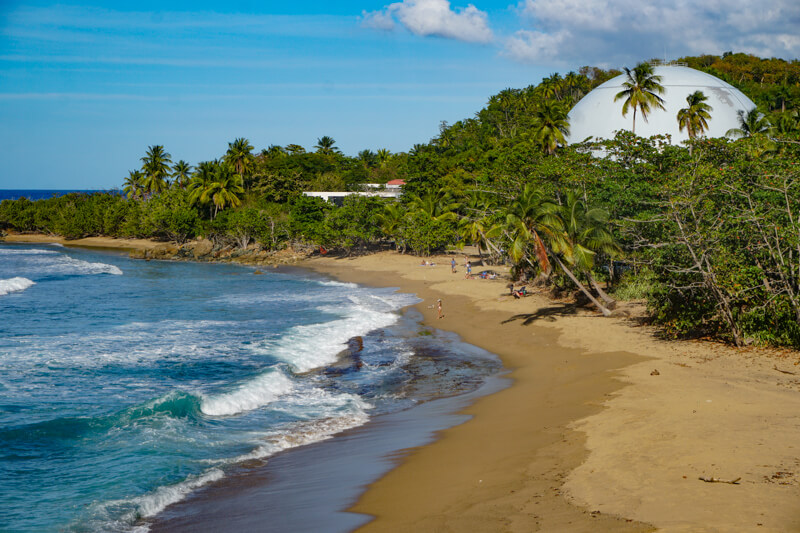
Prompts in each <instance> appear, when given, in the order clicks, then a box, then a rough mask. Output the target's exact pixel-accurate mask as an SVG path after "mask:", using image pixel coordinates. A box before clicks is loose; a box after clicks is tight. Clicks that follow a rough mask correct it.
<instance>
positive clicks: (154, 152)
mask: <svg viewBox="0 0 800 533" xmlns="http://www.w3.org/2000/svg"><path fill="white" fill-rule="evenodd" d="M171 158H172V156H171V155H170V154H168V153H167V152H165V151H164V147H163V146H162V145H160V144H156V145H154V146H148V147H147V152H145V156H144V157H143V158H142V172H144V189H145V191H147V192H148V193H149V194H151V195H152V194H158V193H160V192H161V191H163V190H164V189H166V188H167V185H168V184H167V176H169V175H170V168H169V164H170V163H172V159H171Z"/></svg>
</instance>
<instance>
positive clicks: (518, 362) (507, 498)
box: [300, 253, 653, 532]
mask: <svg viewBox="0 0 800 533" xmlns="http://www.w3.org/2000/svg"><path fill="white" fill-rule="evenodd" d="M446 259H447V258H445V257H435V258H434V260H435V261H436V262H437V264H438V265H440V266H436V267H421V266H419V264H418V263H417V260H418V258H416V257H412V256H400V255H397V254H392V253H381V254H375V255H371V256H367V257H359V258H355V259H346V258H339V259H336V258H313V259H310V260H308V261H306V262H304V263H302V264H301V265H300V266H303V267H307V268H310V269H312V270H314V271H317V272H320V273H324V274H327V275H329V276H333V277H334V278H336V279H339V280H341V281H345V282H355V283H360V284H364V285H369V286H378V287H387V286H391V287H399V290H400V291H401V292H410V293H413V294H416V295H417V296H418V297H419V298H420V299H422V300H423V301H422V302H421V303H419V304H417V305H416V306H415V307H416V308H417V309H418V311H419V312H420V313H422V314H423V316H424V323H425V324H427V325H429V326H431V327H436V328H439V329H445V330H448V331H452V332H454V333H456V334H458V335H459V336H460V337H461V338H462V339H463V340H464V341H465V342H467V343H469V344H473V345H476V346H479V347H481V348H483V349H485V350H487V351H490V352H492V353H494V354H496V355H497V356H498V357H500V359H501V361H502V362H503V365H504V367H505V368H506V369H508V370H509V373H508V374H506V375H505V376H504V377H505V378H506V379H509V380H511V386H510V387H509V388H507V389H504V390H501V391H497V392H495V393H494V394H492V395H490V396H485V397H481V398H478V399H477V400H476V401H475V402H474V403H472V404H470V405H469V406H468V407H466V408H465V409H464V410H463V411H461V412H460V414H463V415H467V416H468V417H469V419H468V420H467V421H466V422H464V423H463V424H460V425H457V426H454V427H451V428H448V429H445V430H443V431H441V432H440V433H439V434H438V437H437V439H436V440H435V441H434V442H432V443H430V444H428V445H425V446H422V447H417V448H412V449H410V450H408V452H407V453H406V454H405V455H404V457H403V458H402V459H401V460H400V462H399V464H398V466H397V467H395V468H394V469H392V470H391V471H389V472H388V473H387V474H385V475H384V476H383V477H382V478H381V479H379V480H378V481H376V482H375V483H373V484H371V485H370V486H369V487H368V488H367V490H366V492H365V493H364V494H362V495H361V497H360V498H359V500H358V502H356V504H355V505H353V506H352V507H351V508H350V509H349V511H351V512H356V513H363V514H366V515H370V516H374V517H376V519H375V520H373V521H371V522H368V523H367V524H365V525H364V526H362V527H361V528H359V529H358V531H367V532H369V531H412V530H419V531H487V532H488V531H498V530H508V531H535V530H547V531H550V530H554V529H559V528H565V529H566V530H569V531H636V532H639V531H652V530H653V528H652V527H651V526H650V525H649V524H646V523H640V522H636V521H633V520H630V519H627V518H624V517H619V516H612V515H602V516H601V515H600V514H598V513H592V512H591V511H592V510H591V509H588V508H583V507H579V506H575V505H572V504H570V503H569V502H568V501H567V500H566V499H565V498H564V497H563V494H562V491H561V486H562V483H563V479H564V478H565V477H566V475H567V474H568V473H569V472H570V471H571V470H572V469H574V468H576V467H577V466H579V465H580V464H581V462H582V461H583V459H584V456H585V450H584V440H585V439H584V436H583V435H582V434H581V433H580V432H578V431H575V430H573V429H571V428H570V427H569V425H570V424H571V423H572V422H573V421H575V420H578V419H580V418H583V417H586V416H589V415H591V414H594V413H597V412H599V411H600V410H601V409H602V408H601V407H600V403H601V402H602V400H603V399H604V398H605V397H606V396H608V395H611V394H613V393H614V391H616V390H618V389H620V388H621V387H622V386H623V385H622V383H621V382H620V381H618V380H617V379H615V371H617V370H618V369H621V368H624V367H626V366H628V365H630V364H632V363H635V362H639V361H641V360H642V358H640V357H637V356H634V355H632V354H627V353H624V352H608V353H604V354H594V355H591V356H590V355H588V354H587V353H584V352H582V350H578V349H573V348H566V347H562V346H560V345H559V343H558V334H557V332H555V331H553V330H551V329H550V328H547V327H545V326H540V325H533V326H522V327H520V324H518V323H515V322H510V321H508V319H509V315H508V313H507V312H506V311H505V310H499V309H492V308H485V307H482V306H480V305H479V302H478V301H476V298H474V297H473V296H471V295H470V294H469V289H471V288H480V289H481V290H482V291H481V292H482V294H481V298H485V299H488V300H492V301H496V302H497V303H499V304H501V308H502V307H504V306H506V305H508V304H511V305H515V304H523V305H524V303H528V304H534V305H536V306H537V308H543V307H544V306H545V304H546V301H545V300H544V299H543V298H541V297H539V296H529V297H527V298H525V299H523V300H514V299H513V298H511V296H510V295H509V294H508V289H506V287H505V282H503V281H500V280H496V281H488V280H478V279H472V280H465V279H464V278H463V267H462V266H459V267H458V270H459V272H458V273H457V274H455V275H453V274H450V272H449V270H450V268H449V264H446V262H447V261H446ZM365 262H367V263H368V266H367V268H362V264H363V263H365ZM459 262H461V261H460V259H459ZM376 263H378V264H376ZM380 263H383V265H380ZM397 263H402V264H401V265H398V264H397ZM356 265H359V266H358V267H355V266H356ZM354 267H355V268H354ZM370 267H371V268H370ZM376 267H377V269H375V268H376ZM491 268H492V269H494V270H502V269H500V268H498V267H491ZM480 270H481V268H477V269H475V271H476V272H478V271H480ZM459 289H460V290H459ZM464 289H468V290H467V291H466V292H465V291H464ZM439 298H442V299H443V300H444V314H445V317H444V319H442V320H439V319H438V318H437V316H436V314H437V311H436V309H435V305H434V303H435V302H436V301H437V300H438V299H439ZM487 326H491V327H489V328H487ZM495 328H500V329H501V330H502V331H501V332H500V333H499V334H496V333H495ZM543 406H545V409H544V410H543V409H542V407H543Z"/></svg>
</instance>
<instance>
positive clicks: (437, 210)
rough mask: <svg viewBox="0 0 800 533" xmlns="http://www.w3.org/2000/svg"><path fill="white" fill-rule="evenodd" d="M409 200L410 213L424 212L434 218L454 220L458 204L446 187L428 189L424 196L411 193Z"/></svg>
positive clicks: (407, 198) (407, 199)
mask: <svg viewBox="0 0 800 533" xmlns="http://www.w3.org/2000/svg"><path fill="white" fill-rule="evenodd" d="M405 200H406V201H407V205H408V211H409V213H423V214H425V215H427V216H428V217H430V218H431V219H433V220H454V219H455V218H456V214H455V210H456V209H457V208H458V204H457V203H456V202H454V201H453V197H452V195H451V194H450V191H448V190H447V189H445V188H441V189H439V190H438V191H427V192H426V193H425V194H423V195H422V196H419V195H415V194H409V195H408V196H407V197H406V198H405Z"/></svg>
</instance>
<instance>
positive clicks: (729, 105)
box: [567, 64, 756, 144]
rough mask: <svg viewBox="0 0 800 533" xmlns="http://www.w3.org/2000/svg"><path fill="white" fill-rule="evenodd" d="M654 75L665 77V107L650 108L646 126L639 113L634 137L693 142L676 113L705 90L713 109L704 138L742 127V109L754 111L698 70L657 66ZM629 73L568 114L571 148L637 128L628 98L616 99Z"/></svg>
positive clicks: (729, 88) (718, 81)
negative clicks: (665, 137)
mask: <svg viewBox="0 0 800 533" xmlns="http://www.w3.org/2000/svg"><path fill="white" fill-rule="evenodd" d="M653 71H654V73H655V74H657V75H659V76H661V85H662V86H663V87H664V93H663V94H661V95H660V96H661V98H663V99H664V109H663V110H662V109H659V108H653V107H651V110H650V113H648V114H647V122H645V121H644V120H643V119H642V114H641V111H639V110H637V112H636V134H637V135H639V136H641V137H650V136H651V135H661V134H669V135H670V136H672V142H673V143H675V144H679V143H681V142H683V141H685V140H687V139H688V138H689V134H688V133H687V132H686V129H684V130H683V131H680V130H679V125H678V111H680V110H681V109H683V108H685V107H687V106H688V104H687V103H686V97H687V96H689V95H690V94H692V93H693V92H695V91H702V92H703V94H705V95H706V97H708V100H706V103H707V104H708V105H710V106H711V107H712V108H713V109H712V111H711V112H710V115H711V119H710V120H708V129H707V130H706V131H705V132H704V135H705V136H706V137H724V136H725V133H726V132H727V131H728V130H729V129H731V128H738V127H739V117H738V114H737V113H738V111H739V110H744V111H750V110H751V109H753V108H754V107H756V105H755V104H754V103H753V102H752V101H751V100H750V99H749V98H748V97H746V96H745V95H744V94H742V92H741V91H739V90H738V89H736V88H735V87H733V86H732V85H730V84H728V83H725V82H724V81H722V80H721V79H719V78H717V77H715V76H712V75H711V74H706V73H705V72H701V71H699V70H695V69H693V68H689V67H686V66H683V65H680V64H665V65H656V66H654V68H653ZM626 79H627V77H626V75H625V74H622V75H620V76H617V77H616V78H612V79H610V80H608V81H607V82H605V83H603V84H602V85H599V86H598V87H596V88H595V89H594V90H592V91H591V92H590V93H589V94H587V95H586V96H584V97H583V98H582V99H581V101H580V102H578V103H577V104H576V105H575V107H573V108H572V110H571V111H570V112H569V124H570V135H569V137H568V138H567V142H568V143H569V144H573V143H578V142H582V141H583V140H585V139H586V138H587V137H593V140H597V139H600V138H602V139H612V138H613V137H614V134H615V132H616V131H617V130H627V131H631V129H632V127H633V108H631V109H629V110H628V114H627V116H625V117H623V116H622V104H623V103H624V99H619V100H617V101H616V102H615V101H614V97H615V96H616V95H617V94H618V93H619V92H620V91H622V90H624V87H623V86H622V84H623V83H624V82H625V80H626Z"/></svg>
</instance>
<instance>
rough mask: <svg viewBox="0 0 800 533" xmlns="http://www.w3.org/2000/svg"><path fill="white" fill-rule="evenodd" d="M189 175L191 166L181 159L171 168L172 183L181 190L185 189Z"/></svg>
mask: <svg viewBox="0 0 800 533" xmlns="http://www.w3.org/2000/svg"><path fill="white" fill-rule="evenodd" d="M191 173H192V165H190V164H189V163H187V162H186V161H184V160H183V159H181V160H180V161H178V162H177V163H175V164H174V165H173V166H172V177H173V178H175V181H174V182H173V183H174V184H175V185H176V186H178V187H180V188H181V189H185V188H186V185H187V184H188V183H189V176H190V174H191Z"/></svg>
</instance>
